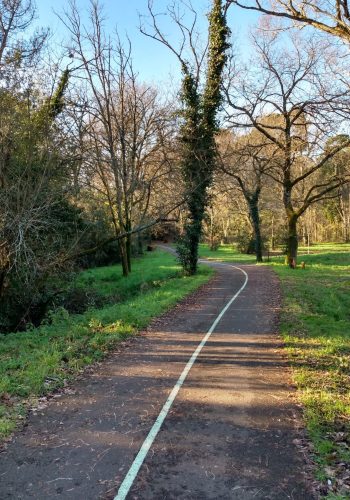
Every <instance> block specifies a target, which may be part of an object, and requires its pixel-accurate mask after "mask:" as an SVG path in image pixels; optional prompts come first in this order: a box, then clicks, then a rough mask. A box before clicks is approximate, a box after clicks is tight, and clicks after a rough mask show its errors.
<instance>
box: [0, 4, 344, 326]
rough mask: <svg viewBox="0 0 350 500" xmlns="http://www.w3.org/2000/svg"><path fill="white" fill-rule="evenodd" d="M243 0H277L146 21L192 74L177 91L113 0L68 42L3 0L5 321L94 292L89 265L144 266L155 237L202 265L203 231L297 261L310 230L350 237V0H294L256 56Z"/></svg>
mask: <svg viewBox="0 0 350 500" xmlns="http://www.w3.org/2000/svg"><path fill="white" fill-rule="evenodd" d="M233 4H237V5H239V6H240V8H246V9H255V10H256V9H257V10H259V9H260V10H262V12H265V10H264V7H263V5H262V4H261V3H260V2H259V3H256V4H255V3H254V2H253V3H252V4H247V5H245V4H244V5H240V3H239V2H232V1H228V2H222V1H219V0H215V1H213V2H212V8H211V11H210V13H209V15H208V30H207V33H199V31H198V28H197V21H198V16H199V15H200V14H199V13H198V12H196V10H195V5H191V4H189V3H188V2H179V3H169V4H168V6H167V9H166V15H167V16H168V18H169V19H170V20H171V22H172V23H173V26H174V29H176V32H177V40H178V41H177V42H176V43H175V42H171V41H169V40H168V38H167V35H166V34H165V32H163V29H162V24H161V17H159V16H158V13H157V7H156V5H155V4H153V2H151V1H150V2H149V3H148V15H147V16H146V18H144V19H140V31H141V32H142V33H143V34H144V36H146V37H150V38H152V39H153V40H154V43H155V44H157V43H161V44H163V45H164V46H165V47H167V49H168V50H169V52H170V53H171V54H172V55H173V56H175V58H176V60H177V62H178V70H179V73H180V72H181V75H182V76H181V79H180V86H179V88H178V89H177V91H176V92H174V93H171V92H165V91H164V90H161V89H160V88H157V87H156V86H155V85H154V84H152V85H151V84H148V83H147V82H145V81H143V80H142V76H141V75H139V73H138V71H137V68H135V67H134V64H133V57H132V50H133V47H132V41H130V42H128V43H123V42H122V41H121V38H120V37H119V36H118V33H117V32H116V33H114V34H113V35H111V34H110V33H108V32H107V31H106V29H105V23H104V16H105V12H104V11H103V9H102V7H101V5H100V4H99V3H98V2H95V1H92V2H91V3H90V4H89V6H88V13H89V15H88V17H87V18H85V17H84V20H83V19H82V15H81V13H80V11H79V9H78V7H77V6H76V4H75V3H74V1H71V2H69V5H68V4H67V8H66V10H65V12H63V13H61V14H60V15H59V17H60V22H61V23H62V26H64V27H65V29H66V32H67V43H66V45H65V46H63V47H62V48H61V50H60V54H59V57H54V56H53V54H54V53H56V52H54V51H51V50H50V43H52V42H51V39H50V36H49V31H48V30H45V29H41V30H38V29H36V30H33V29H32V24H33V19H34V17H35V4H34V2H33V1H32V0H2V1H1V2H0V304H1V312H0V330H1V331H2V332H4V333H6V332H9V331H14V330H25V329H26V328H28V326H31V325H32V326H33V325H34V326H37V325H39V324H40V323H41V322H42V321H43V319H44V318H47V317H48V314H50V311H52V310H55V308H57V307H66V304H68V303H70V304H72V303H73V304H74V303H76V308H77V310H79V308H84V301H85V300H86V298H84V297H79V293H78V292H77V291H74V290H73V291H72V290H71V291H70V292H69V293H68V292H67V287H66V283H69V282H70V281H71V280H72V277H73V276H74V275H75V273H77V272H78V271H80V270H81V269H86V268H92V267H96V266H101V265H108V264H112V263H113V264H115V263H118V262H120V263H121V266H122V267H121V269H122V274H123V276H124V277H125V279H128V278H127V277H128V275H129V274H132V273H133V259H134V257H136V256H137V255H140V254H142V253H143V252H144V250H145V247H147V245H148V246H150V242H151V241H152V240H163V241H164V240H165V241H171V242H173V241H175V242H176V244H177V249H178V255H179V260H180V262H181V264H182V267H183V269H184V272H185V273H186V274H188V275H193V274H195V273H196V271H197V260H198V245H199V243H200V242H203V241H204V242H207V243H208V244H209V245H210V248H211V249H212V250H215V249H217V248H218V247H219V246H220V245H221V244H233V243H234V244H235V245H237V247H238V249H239V250H240V251H242V252H244V253H250V254H254V255H255V256H256V261H257V262H262V261H263V260H264V259H266V258H268V256H269V255H273V254H274V253H276V252H277V253H285V255H286V265H289V266H290V267H292V268H293V267H295V266H296V265H297V254H298V243H299V242H301V243H302V244H303V245H308V246H310V245H312V244H314V243H320V242H326V241H333V242H349V240H350V185H349V178H350V136H349V130H348V128H349V117H350V86H349V67H350V66H349V47H348V40H349V38H350V34H349V33H350V28H349V14H348V11H347V10H346V8H345V6H344V5H343V4H341V5H342V7H341V8H342V9H343V10H342V11H341V12H339V16H340V17H339V18H337V16H338V14H337V12H336V11H334V12H333V10H332V11H330V12H320V11H319V10H317V8H316V7H315V8H314V9H313V7H312V6H311V7H309V8H308V10H310V12H309V11H308V10H303V9H302V8H301V7H300V10H297V6H296V7H295V9H296V10H295V12H294V11H293V13H292V14H290V12H289V10H288V9H289V3H288V4H287V3H286V4H284V2H283V1H282V0H281V1H279V2H278V5H279V6H280V7H279V8H278V9H277V10H276V16H275V15H274V13H271V12H268V13H269V14H270V15H269V16H268V17H266V16H265V17H264V16H263V17H262V18H261V20H260V23H259V24H258V25H257V26H256V28H255V29H254V30H253V31H252V34H251V50H250V53H249V55H248V56H247V54H243V53H241V52H240V50H239V47H237V46H236V44H235V39H234V34H233V33H234V31H232V32H231V30H234V26H228V25H227V21H226V14H227V12H228V10H229V9H231V8H234V5H233ZM301 4H302V2H301ZM301 4H300V5H301ZM316 4H317V2H316V3H315V5H316ZM298 5H299V4H298ZM235 8H236V7H235ZM266 9H267V10H268V7H266ZM184 13H186V15H185V14H184ZM277 14H278V16H277ZM303 16H306V17H303ZM309 16H310V17H309ZM290 20H291V21H292V23H293V24H292V26H290V24H286V22H287V23H288V22H289V21H290ZM305 24H306V25H307V26H306V28H305ZM301 27H303V29H301ZM304 28H305V29H304ZM69 294H70V295H69Z"/></svg>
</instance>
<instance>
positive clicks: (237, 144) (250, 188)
mask: <svg viewBox="0 0 350 500" xmlns="http://www.w3.org/2000/svg"><path fill="white" fill-rule="evenodd" d="M217 143H218V151H219V169H220V170H222V172H223V173H224V174H225V175H226V176H228V177H229V178H231V179H232V180H234V182H235V183H236V184H237V187H238V189H239V190H240V191H241V192H242V194H243V196H244V199H245V201H246V204H247V207H248V213H249V220H250V223H251V225H252V229H253V232H254V247H255V254H256V260H257V262H262V261H263V242H262V235H261V218H260V207H259V204H260V195H261V191H262V188H263V185H264V183H265V184H266V176H267V174H268V172H269V170H272V168H273V166H274V164H275V158H274V154H275V153H276V149H275V148H274V147H273V146H271V142H270V141H269V140H268V139H267V138H266V137H265V136H264V135H263V134H261V133H260V132H258V131H257V130H250V131H249V132H248V133H246V134H243V135H234V133H233V131H231V130H230V129H228V130H225V131H224V132H223V133H221V134H220V135H219V136H218V138H217Z"/></svg>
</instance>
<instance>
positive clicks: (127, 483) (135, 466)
mask: <svg viewBox="0 0 350 500" xmlns="http://www.w3.org/2000/svg"><path fill="white" fill-rule="evenodd" d="M225 265H229V266H230V267H234V268H235V269H238V270H239V271H241V272H242V273H243V274H244V276H245V280H244V283H243V285H242V286H241V288H240V289H239V290H238V292H237V293H235V295H234V296H233V297H232V298H231V299H230V300H229V302H228V303H227V304H226V306H225V307H224V308H223V309H222V311H221V312H220V314H219V315H218V316H217V318H216V320H215V321H214V323H213V324H212V325H211V327H210V328H209V330H208V332H207V334H206V335H205V336H204V337H203V339H202V341H201V342H200V344H199V345H198V347H197V349H196V350H195V351H194V353H193V354H192V356H191V358H190V360H189V361H188V362H187V364H186V366H185V368H184V370H183V372H182V373H181V375H180V377H179V378H178V380H177V382H176V384H175V385H174V388H173V390H172V391H171V393H170V394H169V397H168V399H167V400H166V402H165V404H164V406H163V408H162V409H161V411H160V413H159V415H158V417H157V419H156V421H155V422H154V424H153V426H152V428H151V430H150V431H149V433H148V435H147V437H146V439H145V440H144V442H143V444H142V446H141V448H140V450H139V452H138V454H137V455H136V457H135V460H134V461H133V463H132V464H131V467H130V469H129V472H128V473H127V475H126V476H125V478H124V481H123V482H122V484H121V485H120V488H119V490H118V493H117V496H116V497H114V500H124V499H125V498H126V495H127V494H128V493H129V491H130V488H131V486H132V485H133V482H134V481H135V478H136V476H137V474H138V472H139V470H140V467H141V465H142V464H143V462H144V460H145V458H146V456H147V453H148V452H149V450H150V448H151V446H152V444H153V441H154V440H155V438H156V436H157V434H158V432H159V430H160V428H161V427H162V424H163V422H164V420H165V418H166V416H167V415H168V413H169V410H170V408H171V406H172V404H173V402H174V400H175V398H176V396H177V394H178V392H179V390H180V389H181V386H182V384H183V383H184V381H185V380H186V377H187V375H188V373H189V371H190V369H191V368H192V366H193V364H194V363H195V361H196V359H197V357H198V355H199V353H200V352H201V350H202V349H203V347H204V346H205V344H206V343H207V341H208V339H209V337H210V335H211V334H212V333H213V331H214V329H215V328H216V326H217V325H218V323H219V321H220V320H221V318H222V317H223V315H224V314H225V312H226V311H227V309H228V308H229V307H230V305H231V304H232V302H233V301H234V300H236V298H237V297H238V295H239V294H240V293H241V292H242V290H244V288H245V287H246V285H247V283H248V274H247V273H246V272H245V271H244V270H243V269H241V268H240V267H236V266H232V265H231V264H225Z"/></svg>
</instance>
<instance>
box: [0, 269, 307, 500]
mask: <svg viewBox="0 0 350 500" xmlns="http://www.w3.org/2000/svg"><path fill="white" fill-rule="evenodd" d="M213 265H215V264H213ZM215 266H216V267H217V275H216V276H215V278H214V279H213V280H211V281H210V282H209V283H208V284H207V285H205V286H204V287H203V288H202V289H201V290H200V291H198V292H197V293H195V294H193V295H192V296H190V297H189V298H187V299H186V300H184V301H182V302H181V303H180V304H179V305H178V306H177V307H175V308H174V309H173V310H172V311H170V312H169V313H168V314H167V315H164V316H163V317H162V318H160V319H158V320H157V321H155V322H154V323H153V325H152V326H151V328H150V329H149V331H147V332H144V333H143V334H142V335H140V336H138V337H136V338H134V339H132V340H130V341H128V342H125V343H124V345H123V346H121V348H120V351H119V352H116V353H115V354H114V355H112V356H111V357H109V358H108V359H107V360H106V361H104V362H103V363H101V364H100V365H98V366H96V367H94V368H93V369H91V372H90V373H87V374H86V375H85V376H84V377H82V378H81V379H80V380H78V381H77V382H76V383H75V385H74V389H70V391H69V393H67V394H65V395H59V394H58V395H56V397H54V398H53V399H52V400H51V401H50V402H49V404H48V405H47V406H46V407H45V408H40V409H38V410H37V411H36V412H33V413H31V414H30V416H29V418H28V423H27V426H26V428H24V429H23V431H21V432H19V433H17V435H16V436H15V438H14V440H13V441H12V442H11V443H9V445H8V448H7V450H6V451H5V452H3V453H0V498H1V500H8V499H14V498H16V499H19V500H24V499H25V500H27V499H28V500H29V499H35V500H47V499H60V500H62V499H64V500H77V499H84V500H93V499H112V498H114V497H115V495H116V494H117V491H118V489H119V488H120V485H121V484H122V482H123V479H124V478H125V476H126V474H127V472H128V470H129V469H130V466H131V464H132V463H133V461H134V459H135V456H136V455H137V453H138V451H139V450H140V448H141V446H142V443H143V442H144V440H145V438H146V436H147V435H148V434H149V432H150V430H151V428H152V426H153V424H154V422H155V420H156V419H157V416H158V415H159V413H160V411H161V409H162V407H163V405H164V401H166V400H167V398H168V395H169V391H170V390H171V388H172V387H174V385H175V384H176V382H177V380H178V379H179V376H180V375H181V373H182V372H183V370H184V368H185V366H186V364H187V362H188V360H189V358H190V357H191V355H192V353H193V351H194V350H195V349H196V347H197V346H198V344H199V343H200V342H201V340H202V339H203V333H204V332H207V331H208V330H209V329H210V326H211V325H212V324H213V321H214V320H215V318H217V316H218V314H219V313H220V311H222V309H223V308H224V306H225V304H227V302H228V301H229V300H230V298H231V297H232V296H233V295H234V294H236V293H237V291H238V290H239V289H240V287H241V286H242V273H241V272H240V271H239V270H238V269H234V268H229V267H227V266H223V265H215ZM240 267H241V268H242V269H243V270H244V271H245V272H247V273H248V274H249V282H248V284H247V286H246V287H245V288H244V290H243V291H242V292H241V293H240V295H239V296H238V297H237V298H236V299H235V301H234V302H233V303H232V304H231V306H230V307H229V308H228V310H227V311H226V313H225V314H224V315H223V317H222V318H221V320H220V322H219V323H218V324H217V325H216V328H215V332H213V333H212V335H211V336H210V338H209V339H207V342H206V344H205V346H203V348H202V350H201V351H200V353H199V354H198V357H197V359H196V363H195V364H194V365H193V366H192V368H191V370H190V372H189V373H188V375H187V378H186V382H185V383H184V384H183V386H182V387H181V389H180V390H179V392H178V394H177V397H176V399H175V400H174V402H173V405H172V407H171V408H170V410H169V412H168V414H167V418H166V419H165V421H164V422H163V425H162V428H161V429H160V431H159V433H158V435H157V438H156V439H155V441H154V442H153V444H152V446H151V448H150V452H149V453H148V455H147V457H146V458H145V460H144V462H143V464H142V466H141V468H140V470H139V473H138V474H137V477H136V479H135V481H134V483H133V484H132V487H131V489H130V491H129V493H128V494H127V498H128V499H129V500H131V499H132V500H136V499H143V500H148V499H149V500H151V499H152V500H154V499H167V500H175V499H200V500H209V499H212V500H214V499H215V500H216V499H240V500H245V499H247V500H248V499H249V500H250V499H275V500H280V499H284V498H290V499H294V500H301V499H311V498H313V495H312V493H311V492H310V491H309V490H308V488H307V485H306V482H305V480H304V475H303V468H304V463H303V459H302V456H301V455H300V454H298V451H297V449H296V447H295V445H294V444H293V441H294V440H295V439H296V438H298V437H299V434H298V431H297V430H296V425H297V424H298V419H297V412H298V410H297V406H296V404H295V402H294V398H293V389H292V388H291V386H290V384H289V371H288V363H287V361H286V359H285V358H284V356H283V351H282V346H281V343H280V340H279V338H278V335H277V332H278V314H279V304H280V296H279V284H278V280H277V278H276V277H275V275H274V274H273V273H272V272H271V271H270V270H269V269H267V268H265V267H264V266H240Z"/></svg>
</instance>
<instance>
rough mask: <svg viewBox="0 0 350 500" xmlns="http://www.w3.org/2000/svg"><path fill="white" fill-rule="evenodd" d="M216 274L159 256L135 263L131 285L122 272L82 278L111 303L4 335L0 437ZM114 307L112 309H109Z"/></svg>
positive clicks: (0, 343)
mask: <svg viewBox="0 0 350 500" xmlns="http://www.w3.org/2000/svg"><path fill="white" fill-rule="evenodd" d="M212 272H213V271H212V270H210V269H208V268H206V267H203V268H201V269H200V272H199V274H198V275H197V276H195V277H190V278H189V277H183V276H182V274H181V272H180V268H179V266H178V265H177V264H176V262H175V259H174V257H173V256H171V255H169V254H166V253H164V252H160V251H155V252H152V253H150V254H147V255H145V256H144V257H143V258H141V259H138V260H136V261H135V263H134V267H133V273H132V274H131V275H130V277H128V278H127V279H125V278H123V277H122V276H121V270H120V266H110V267H101V268H96V269H91V270H88V271H84V272H82V273H81V274H80V275H79V276H78V277H77V280H76V283H75V286H76V287H77V288H78V289H79V288H80V289H82V290H89V289H90V290H91V292H92V294H93V295H94V297H95V296H96V294H99V295H100V296H101V297H102V298H104V299H105V300H106V305H105V306H104V307H102V308H100V309H89V310H87V311H86V312H85V313H84V314H75V315H70V314H69V313H68V312H67V311H66V310H65V309H59V310H58V311H56V312H55V313H53V314H52V315H51V318H50V320H49V321H48V322H47V324H43V325H42V326H40V327H39V328H36V329H32V330H29V331H26V332H19V333H11V334H7V335H0V437H2V438H3V437H6V436H8V435H9V434H10V433H11V432H12V431H13V430H14V428H15V427H16V425H17V423H18V422H19V420H20V419H21V418H23V416H24V415H25V413H26V409H27V407H28V404H29V403H30V402H31V401H32V400H35V398H37V397H38V396H42V395H44V394H47V393H49V392H51V391H52V390H54V389H56V388H59V387H62V386H63V385H64V384H65V383H66V381H67V380H69V379H70V378H72V377H74V375H75V374H76V373H78V372H79V371H80V370H81V369H82V367H84V366H85V365H87V364H90V363H92V362H94V361H97V360H99V359H101V358H103V356H105V354H106V353H107V352H108V351H109V350H110V349H112V348H113V347H114V346H115V345H116V343H117V342H118V341H120V340H121V339H124V338H125V337H127V336H129V335H131V334H134V333H135V332H136V331H137V330H138V329H140V328H144V327H145V326H147V324H148V323H149V322H150V321H151V319H152V318H154V317H155V316H158V315H160V314H161V313H163V312H164V311H166V310H167V309H169V308H170V307H171V306H172V305H174V304H175V303H176V302H178V301H179V300H180V299H181V298H183V297H184V296H185V295H187V294H188V293H190V292H191V291H193V290H195V289H196V288H198V287H199V286H200V285H201V284H203V283H205V282H206V281H207V280H208V279H209V278H210V276H211V274H212ZM108 302H109V303H108Z"/></svg>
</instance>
